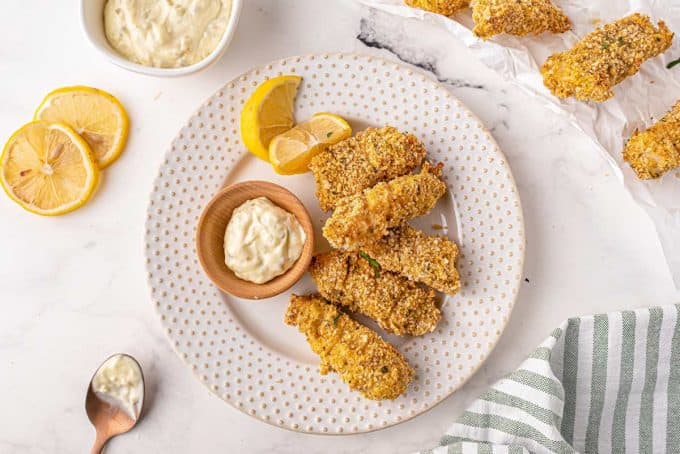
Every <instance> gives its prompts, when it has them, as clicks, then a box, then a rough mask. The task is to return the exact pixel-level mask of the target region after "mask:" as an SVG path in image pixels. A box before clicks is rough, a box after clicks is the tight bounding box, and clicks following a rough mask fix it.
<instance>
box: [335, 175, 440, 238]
mask: <svg viewBox="0 0 680 454" xmlns="http://www.w3.org/2000/svg"><path fill="white" fill-rule="evenodd" d="M442 167H443V166H442V164H438V165H436V166H432V165H431V164H429V163H427V162H426V163H424V164H423V166H422V169H421V171H420V173H419V174H415V175H405V176H402V177H398V178H395V179H393V180H390V181H387V182H382V183H378V184H376V185H375V186H373V187H372V188H370V189H366V190H364V192H362V193H360V194H356V195H353V196H350V197H345V198H344V199H341V200H340V202H338V204H337V206H336V208H335V211H334V212H333V214H332V215H331V217H330V218H328V220H327V221H326V224H325V225H324V227H323V235H324V237H326V239H327V240H328V242H329V243H330V244H331V246H333V247H334V248H336V249H344V250H358V249H359V248H360V247H361V246H363V245H365V244H368V243H372V242H374V241H377V240H378V239H380V238H381V237H382V236H384V235H386V234H387V231H388V229H389V228H392V227H397V226H400V225H401V224H403V223H405V222H406V221H408V220H409V219H412V218H415V217H416V216H422V215H424V214H427V213H429V212H430V210H432V208H433V207H434V205H435V203H437V200H439V198H440V197H441V196H443V195H444V193H445V192H446V184H445V183H444V182H443V181H442V180H441V175H442Z"/></svg>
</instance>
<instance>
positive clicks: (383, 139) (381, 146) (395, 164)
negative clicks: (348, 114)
mask: <svg viewBox="0 0 680 454" xmlns="http://www.w3.org/2000/svg"><path fill="white" fill-rule="evenodd" d="M425 152H426V150H425V146H424V145H423V143H422V142H421V141H420V140H418V139H417V138H416V136H414V135H413V134H405V133H401V132H399V131H398V130H397V129H396V128H393V127H392V126H385V127H383V128H368V129H367V130H365V131H362V132H360V133H358V134H357V135H356V136H354V137H350V138H349V139H346V140H343V141H342V142H339V143H337V144H335V145H332V146H330V147H328V148H327V149H326V150H325V151H323V152H321V153H319V154H318V155H316V156H315V157H314V158H313V159H312V162H311V163H310V164H309V169H310V170H311V171H312V173H313V174H314V181H315V182H316V196H317V198H318V199H319V204H320V205H321V209H322V210H324V211H328V210H330V209H332V208H333V207H335V204H336V203H337V202H338V200H340V199H341V198H343V197H347V196H349V195H354V194H357V193H359V192H361V191H363V190H364V189H367V188H370V187H372V186H374V185H375V184H376V183H379V182H381V181H387V180H391V179H392V178H396V177H400V176H402V175H406V174H407V173H410V172H411V171H412V170H413V169H415V168H416V167H418V166H419V165H420V163H421V162H423V159H425Z"/></svg>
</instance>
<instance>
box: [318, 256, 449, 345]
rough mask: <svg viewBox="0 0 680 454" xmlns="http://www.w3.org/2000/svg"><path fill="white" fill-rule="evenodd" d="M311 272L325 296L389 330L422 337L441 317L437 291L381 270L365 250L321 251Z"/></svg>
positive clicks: (398, 333) (322, 294)
mask: <svg viewBox="0 0 680 454" xmlns="http://www.w3.org/2000/svg"><path fill="white" fill-rule="evenodd" d="M309 273H310V274H311V275H312V279H314V282H316V286H317V289H318V290H319V293H320V294H321V296H323V297H324V298H326V299H327V300H329V301H331V302H333V303H335V304H339V305H342V306H344V307H346V308H347V309H349V310H350V311H352V312H358V313H360V314H364V315H366V316H368V317H370V318H372V319H373V320H375V321H376V322H377V323H378V325H379V326H380V327H381V328H382V329H384V330H385V331H387V332H388V333H392V334H396V335H399V336H402V335H405V334H409V335H411V336H420V335H422V334H425V333H429V332H431V331H433V330H434V328H435V327H436V326H437V323H438V322H439V319H440V318H441V312H440V311H439V308H438V307H437V303H436V301H435V293H434V291H433V290H431V289H427V290H426V289H424V288H421V287H419V286H418V285H416V284H415V282H413V281H411V280H409V279H407V278H405V277H402V276H399V275H398V274H395V273H392V272H390V271H386V270H381V269H380V265H379V264H377V263H376V262H375V261H374V260H372V259H371V258H370V257H368V256H367V255H366V254H365V253H354V252H342V251H337V250H336V251H330V252H327V253H325V254H319V255H317V256H315V257H314V258H313V259H312V264H311V265H310V267H309Z"/></svg>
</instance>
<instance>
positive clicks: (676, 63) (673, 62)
mask: <svg viewBox="0 0 680 454" xmlns="http://www.w3.org/2000/svg"><path fill="white" fill-rule="evenodd" d="M675 65H680V58H676V59H675V60H673V61H671V62H668V64H667V65H666V68H668V69H671V68H672V67H673V66H675Z"/></svg>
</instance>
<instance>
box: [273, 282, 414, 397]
mask: <svg viewBox="0 0 680 454" xmlns="http://www.w3.org/2000/svg"><path fill="white" fill-rule="evenodd" d="M284 321H285V323H286V324H288V325H292V326H296V327H297V328H298V330H300V332H302V333H303V334H304V335H305V336H306V337H307V342H309V345H310V347H311V348H312V350H313V351H314V353H316V354H317V355H319V357H320V359H321V364H320V366H319V372H320V373H321V375H326V374H327V373H328V372H331V371H335V372H337V373H338V374H339V375H340V378H342V380H343V381H344V382H345V383H347V384H348V385H349V387H350V388H351V389H353V390H356V391H359V392H360V393H361V394H363V395H364V396H365V397H366V398H368V399H373V400H382V399H396V398H397V397H399V396H400V395H401V394H403V393H404V392H405V391H406V387H407V386H408V384H409V383H410V382H411V379H412V378H413V369H411V367H410V366H409V364H408V362H406V359H405V358H404V357H403V356H402V354H401V353H399V351H398V350H397V349H396V348H394V347H393V346H392V345H390V344H389V343H387V342H385V341H384V340H383V339H382V338H381V337H380V336H379V335H378V334H377V333H376V332H375V331H373V330H372V329H370V328H368V327H366V326H364V325H362V324H360V323H359V322H356V321H354V320H352V319H351V318H350V317H349V316H348V315H347V314H345V313H343V312H341V311H340V310H339V309H338V308H337V307H336V306H334V305H333V304H331V303H329V302H327V301H325V300H324V299H323V298H321V297H320V296H317V295H305V296H298V295H292V296H291V298H290V304H289V305H288V309H287V310H286V315H285V318H284Z"/></svg>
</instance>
